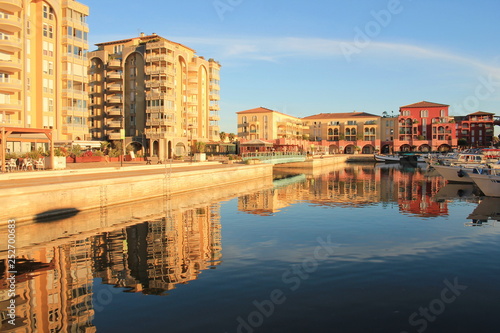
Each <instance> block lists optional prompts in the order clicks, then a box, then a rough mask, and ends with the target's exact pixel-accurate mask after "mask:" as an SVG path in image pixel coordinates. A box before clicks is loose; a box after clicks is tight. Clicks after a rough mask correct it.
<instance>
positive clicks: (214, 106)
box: [208, 105, 220, 111]
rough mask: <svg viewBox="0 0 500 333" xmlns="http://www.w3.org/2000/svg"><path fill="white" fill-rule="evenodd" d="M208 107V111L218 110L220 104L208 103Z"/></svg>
mask: <svg viewBox="0 0 500 333" xmlns="http://www.w3.org/2000/svg"><path fill="white" fill-rule="evenodd" d="M208 109H209V110H210V111H219V110H220V106H219V105H210V106H209V107H208Z"/></svg>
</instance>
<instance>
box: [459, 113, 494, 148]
mask: <svg viewBox="0 0 500 333" xmlns="http://www.w3.org/2000/svg"><path fill="white" fill-rule="evenodd" d="M455 123H456V125H457V134H458V140H464V143H466V145H467V146H471V147H490V146H491V144H492V141H493V136H494V129H493V127H494V125H495V114H494V113H489V112H484V111H478V112H474V113H471V114H468V115H466V116H457V117H455Z"/></svg>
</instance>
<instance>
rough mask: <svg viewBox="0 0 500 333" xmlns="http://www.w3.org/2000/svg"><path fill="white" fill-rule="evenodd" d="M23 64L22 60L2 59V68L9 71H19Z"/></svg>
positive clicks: (0, 62)
mask: <svg viewBox="0 0 500 333" xmlns="http://www.w3.org/2000/svg"><path fill="white" fill-rule="evenodd" d="M22 66H23V65H22V64H21V61H20V60H17V59H14V60H2V59H0V70H1V71H6V72H9V73H13V72H19V71H20V70H21V69H22Z"/></svg>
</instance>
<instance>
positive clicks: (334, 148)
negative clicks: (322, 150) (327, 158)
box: [328, 145, 339, 154]
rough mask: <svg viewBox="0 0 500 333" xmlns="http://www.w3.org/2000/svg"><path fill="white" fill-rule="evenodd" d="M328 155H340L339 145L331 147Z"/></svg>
mask: <svg viewBox="0 0 500 333" xmlns="http://www.w3.org/2000/svg"><path fill="white" fill-rule="evenodd" d="M328 153H329V154H338V153H339V147H338V146H337V145H330V146H329V147H328Z"/></svg>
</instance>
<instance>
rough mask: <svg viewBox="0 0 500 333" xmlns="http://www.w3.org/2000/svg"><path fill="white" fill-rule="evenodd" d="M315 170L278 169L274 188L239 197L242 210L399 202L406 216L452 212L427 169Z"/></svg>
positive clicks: (367, 167)
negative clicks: (298, 204)
mask: <svg viewBox="0 0 500 333" xmlns="http://www.w3.org/2000/svg"><path fill="white" fill-rule="evenodd" d="M311 171H312V170H307V169H305V170H300V169H285V168H282V169H280V168H277V169H276V177H277V178H278V180H276V181H275V187H274V189H272V190H264V191H260V192H258V193H254V194H251V195H245V196H241V197H240V198H239V201H238V208H239V210H240V211H243V212H246V213H251V214H259V215H264V216H265V215H270V214H273V213H276V212H279V211H280V210H282V209H283V208H285V207H287V206H290V205H292V204H294V203H296V202H298V201H308V202H310V203H312V204H314V205H321V206H329V207H337V206H339V207H363V206H367V205H373V204H376V203H386V204H397V205H398V206H399V209H400V211H401V212H402V213H406V214H411V215H414V216H418V217H435V216H442V215H447V214H448V205H447V201H443V200H435V196H436V194H437V193H438V192H439V190H440V189H441V188H442V187H444V186H445V184H446V182H445V181H444V180H443V179H442V178H441V177H438V176H433V175H432V174H429V173H428V171H427V170H424V169H420V168H407V167H402V166H399V165H376V166H374V165H373V164H366V165H341V166H335V167H332V168H330V169H329V170H327V171H325V172H322V173H311ZM297 172H303V174H302V176H303V177H297V175H296V173H297ZM294 175H295V176H294ZM283 179H289V180H290V181H289V184H287V186H279V184H281V183H282V182H283ZM293 180H295V182H294V181H293Z"/></svg>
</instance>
